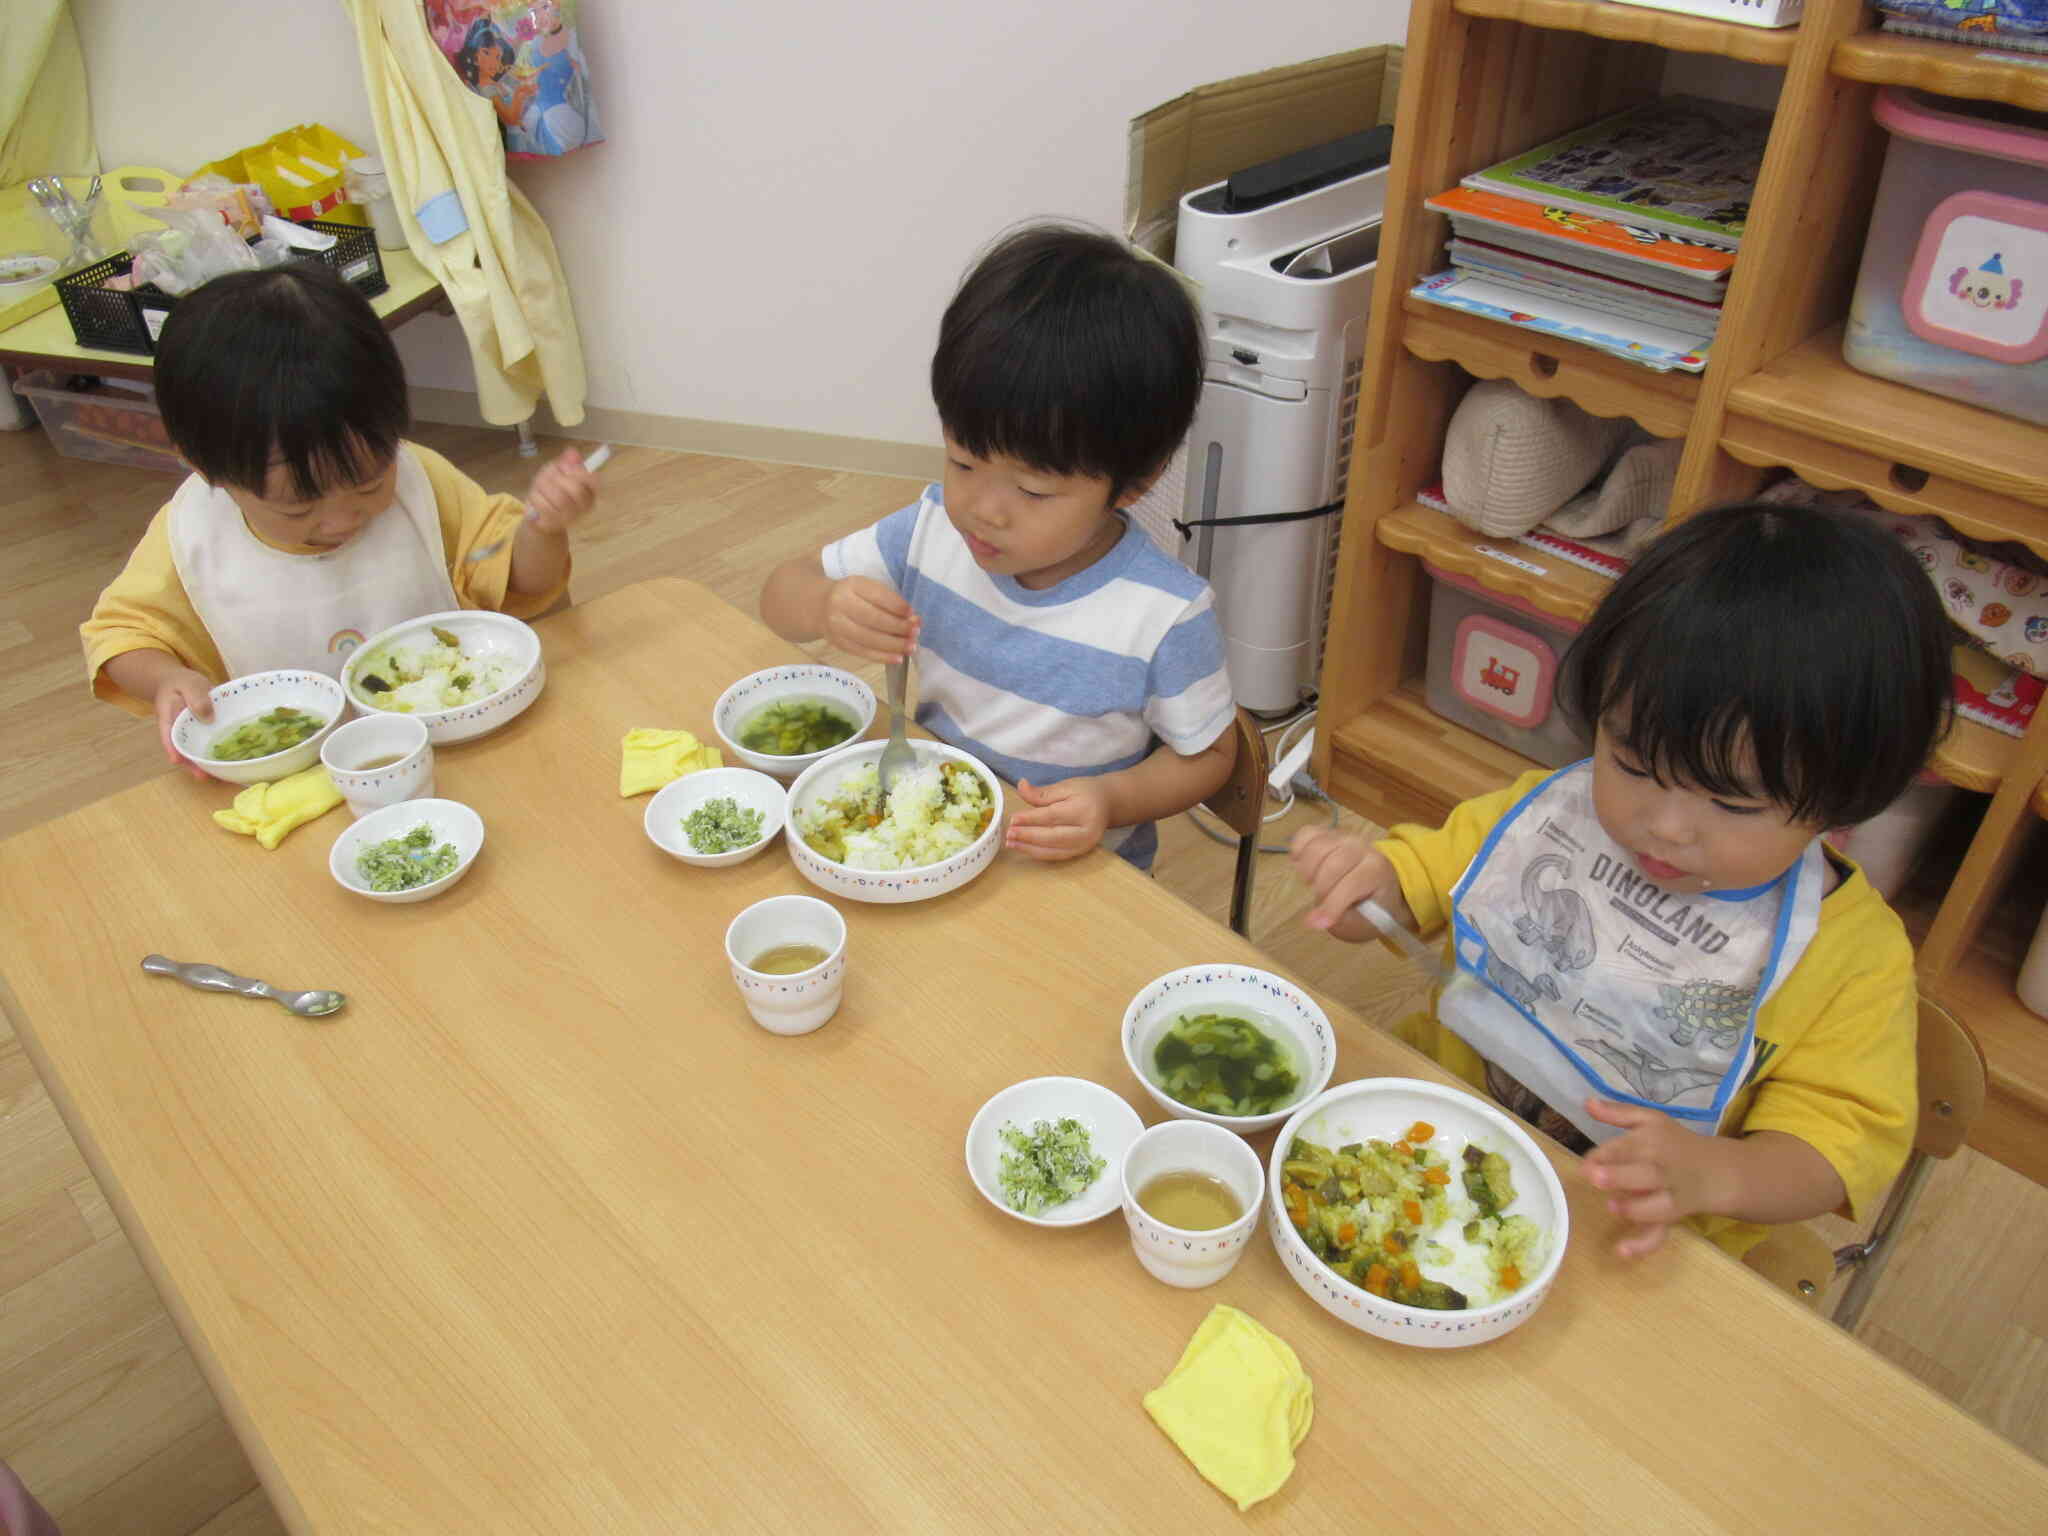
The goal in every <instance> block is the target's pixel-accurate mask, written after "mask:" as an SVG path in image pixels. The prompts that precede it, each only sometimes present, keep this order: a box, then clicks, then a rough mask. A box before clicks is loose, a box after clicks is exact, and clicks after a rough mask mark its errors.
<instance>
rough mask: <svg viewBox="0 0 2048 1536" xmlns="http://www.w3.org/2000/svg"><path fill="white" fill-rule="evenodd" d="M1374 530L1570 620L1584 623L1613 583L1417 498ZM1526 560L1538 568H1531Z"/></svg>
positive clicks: (1397, 545) (1394, 544) (1404, 548)
mask: <svg viewBox="0 0 2048 1536" xmlns="http://www.w3.org/2000/svg"><path fill="white" fill-rule="evenodd" d="M1375 531H1376V532H1377V533H1378V535H1379V540H1380V542H1381V543H1382V544H1385V545H1386V546H1387V547H1388V548H1389V549H1398V550H1400V551H1401V552H1402V553H1404V554H1410V555H1420V556H1421V557H1422V558H1423V559H1425V560H1427V561H1428V562H1429V563H1430V564H1431V565H1433V566H1436V567H1437V568H1438V569H1439V570H1445V571H1455V572H1456V573H1457V574H1458V575H1460V576H1465V577H1469V578H1470V579H1472V580H1473V581H1476V582H1478V583H1479V585H1481V586H1482V587H1485V588H1486V589H1487V590H1488V591H1491V592H1498V593H1500V594H1501V595H1502V596H1504V597H1511V598H1515V599H1518V600H1519V601H1521V602H1525V603H1527V604H1529V605H1530V606H1531V607H1533V608H1540V609H1542V610H1543V611H1544V612H1545V613H1548V614H1554V615H1555V616H1556V617H1558V618H1560V619H1565V620H1568V621H1570V622H1571V623H1573V624H1583V623H1585V622H1586V620H1587V619H1589V618H1591V617H1592V616H1593V610H1594V609H1595V608H1597V607H1599V606H1600V599H1601V598H1603V597H1605V596H1606V595H1607V589H1608V588H1609V587H1611V586H1612V585H1614V581H1613V578H1612V577H1608V576H1602V575H1601V574H1600V573H1599V572H1597V571H1589V570H1587V569H1586V568H1585V567H1583V566H1578V565H1573V564H1572V563H1571V562H1570V561H1569V560H1560V559H1558V558H1557V557H1556V556H1555V555H1553V554H1551V553H1549V552H1548V551H1546V550H1541V549H1534V548H1532V547H1530V546H1529V545H1527V544H1522V543H1519V542H1517V541H1516V540H1514V539H1495V538H1488V537H1487V536H1486V535H1485V534H1483V533H1474V532H1473V531H1472V530H1471V529H1470V528H1467V527H1466V526H1465V525H1464V524H1463V523H1461V522H1459V521H1458V520H1457V519H1456V518H1454V517H1447V516H1445V515H1444V514H1443V513H1441V512H1439V511H1437V510H1436V509H1435V508H1434V507H1425V506H1422V505H1420V504H1419V503H1418V504H1415V505H1411V506H1406V507H1403V508H1401V509H1400V510H1399V511H1398V512H1392V513H1389V514H1388V515H1387V516H1385V517H1383V518H1381V519H1380V520H1379V522H1378V524H1376V525H1375ZM1503 556H1506V557H1507V558H1506V559H1503V558H1502V557H1503ZM1510 561H1513V562H1516V563H1513V564H1510V563H1509V562H1510ZM1531 566H1536V567H1540V569H1536V570H1531V569H1530V567H1531Z"/></svg>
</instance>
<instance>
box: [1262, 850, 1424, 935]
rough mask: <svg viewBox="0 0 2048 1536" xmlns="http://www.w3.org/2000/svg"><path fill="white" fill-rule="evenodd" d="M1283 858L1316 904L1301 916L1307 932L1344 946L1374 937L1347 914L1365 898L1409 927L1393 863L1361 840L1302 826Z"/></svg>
mask: <svg viewBox="0 0 2048 1536" xmlns="http://www.w3.org/2000/svg"><path fill="white" fill-rule="evenodd" d="M1287 857H1288V861H1289V862H1290V863H1292V864H1293V866H1294V873H1295V876H1296V877H1297V878H1298V879H1299V880H1300V881H1301V883H1302V884H1303V885H1305V886H1307V887H1308V888H1309V890H1310V891H1311V892H1312V893H1313V894H1314V896H1315V900H1316V904H1315V905H1314V906H1313V907H1311V908H1310V909H1309V910H1308V912H1307V913H1305V914H1304V915H1303V917H1302V921H1303V922H1304V923H1306V924H1307V925H1308V926H1309V927H1311V928H1319V929H1321V930H1323V931H1324V932H1325V933H1328V934H1329V935H1330V936H1331V937H1332V938H1338V939H1342V940H1344V941H1345V942H1346V943H1348V944H1357V943H1360V942H1362V941H1363V940H1366V939H1371V938H1377V937H1378V935H1379V930H1378V929H1377V928H1375V927H1373V925H1372V924H1371V923H1368V922H1367V921H1366V920H1365V919H1364V918H1362V917H1360V916H1359V915H1358V914H1357V913H1356V912H1354V911H1352V910H1351V909H1352V908H1353V907H1355V906H1357V905H1358V904H1359V903H1360V902H1361V901H1364V900H1365V899H1366V898H1367V897H1371V898H1372V899H1373V900H1374V901H1377V902H1378V903H1379V904H1380V905H1381V906H1382V907H1385V908H1386V909H1387V911H1388V912H1389V913H1390V914H1391V915H1392V916H1393V918H1394V919H1395V921H1397V922H1401V923H1405V924H1407V925H1408V926H1409V927H1411V928H1412V927H1414V926H1415V917H1414V914H1413V913H1411V912H1410V911H1409V910H1408V902H1407V900H1406V899H1405V898H1404V897H1403V896H1402V895H1401V880H1400V877H1399V876H1398V875H1396V874H1395V873H1394V866H1393V864H1392V863H1390V862H1389V861H1388V859H1387V856H1386V855H1385V854H1383V853H1381V852H1380V851H1379V850H1378V849H1377V848H1374V847H1373V846H1372V845H1371V844H1370V843H1368V842H1366V841H1365V839H1364V838H1361V837H1358V836H1356V835H1354V834H1352V833H1349V832H1338V831H1336V830H1334V829H1333V828H1330V827H1306V828H1304V829H1302V830H1301V831H1299V832H1297V833H1295V834H1294V841H1293V843H1292V844H1291V845H1290V846H1289V848H1288V850H1287Z"/></svg>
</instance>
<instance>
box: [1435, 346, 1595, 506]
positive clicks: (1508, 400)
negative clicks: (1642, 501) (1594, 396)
mask: <svg viewBox="0 0 2048 1536" xmlns="http://www.w3.org/2000/svg"><path fill="white" fill-rule="evenodd" d="M1631 430H1632V427H1631V424H1630V423H1629V422H1628V421H1626V420H1623V419H1617V420H1613V421H1609V420H1606V419H1604V418H1602V417H1598V416H1590V415H1588V414H1587V413H1586V412H1584V411H1582V410H1580V409H1579V408H1578V407H1577V406H1576V405H1573V404H1572V403H1571V402H1570V401H1569V400H1539V399H1538V398H1536V397H1535V396H1534V395H1530V394H1527V393H1525V392H1523V391H1522V390H1520V389H1518V388H1516V387H1515V386H1514V385H1513V384H1510V383H1508V382H1507V381H1506V380H1504V379H1482V380H1480V382H1478V383H1477V384H1474V385H1473V386H1472V387H1471V388H1470V389H1469V390H1467V391H1466V392H1465V398H1464V399H1463V400H1461V401H1459V402H1458V409H1457V410H1456V411H1455V412H1453V413H1452V416H1451V425H1450V430H1449V431H1448V432H1446V433H1445V435H1444V463H1443V478H1444V500H1445V501H1446V502H1448V503H1449V504H1450V508H1451V512H1452V514H1453V515H1454V516H1455V517H1457V519H1458V520H1459V521H1460V522H1462V523H1464V524H1466V525H1467V526H1468V527H1471V528H1473V529H1476V530H1477V531H1478V532H1480V533H1485V534H1491V535H1493V536H1494V537H1496V538H1505V537H1510V536H1512V535H1514V534H1518V533H1527V532H1528V531H1529V530H1530V529H1531V528H1534V527H1535V526H1536V525H1537V524H1538V523H1540V522H1542V521H1543V520H1544V519H1545V518H1546V517H1549V516H1550V515H1551V513H1553V512H1555V511H1557V509H1558V508H1560V507H1562V506H1563V505H1564V504H1565V503H1566V502H1567V501H1569V500H1571V498H1572V496H1573V495H1574V494H1575V493H1577V492H1578V491H1580V490H1582V489H1584V487H1585V485H1586V483H1587V482H1588V481H1590V480H1591V479H1592V478H1593V477H1594V476H1595V475H1597V474H1598V473H1599V472H1600V467H1601V465H1603V464H1605V463H1606V462H1607V460H1608V459H1609V458H1610V457H1611V456H1612V455H1613V453H1614V451H1615V449H1617V448H1618V447H1620V446H1621V443H1622V441H1623V439H1624V438H1626V437H1627V436H1628V434H1629V432H1630V431H1631Z"/></svg>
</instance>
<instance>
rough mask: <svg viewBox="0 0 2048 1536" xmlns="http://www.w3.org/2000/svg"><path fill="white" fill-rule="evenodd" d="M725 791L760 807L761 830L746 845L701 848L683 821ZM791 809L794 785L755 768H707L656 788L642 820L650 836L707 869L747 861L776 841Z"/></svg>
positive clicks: (663, 847) (674, 853)
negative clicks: (718, 850)
mask: <svg viewBox="0 0 2048 1536" xmlns="http://www.w3.org/2000/svg"><path fill="white" fill-rule="evenodd" d="M721 797H724V798H729V799H731V800H732V801H733V802H734V803H735V804H737V805H739V806H741V807H742V808H743V809H747V810H755V811H759V812H760V813H761V835H760V836H759V837H757V838H755V839H754V841H753V842H751V843H749V844H747V846H746V847H744V848H734V849H731V850H729V851H728V852H725V853H699V852H698V851H697V850H696V849H695V848H692V847H691V846H690V835H689V833H687V832H685V831H684V830H683V822H684V820H685V819H687V818H688V816H689V814H690V812H692V811H694V810H696V809H697V807H698V806H700V805H702V804H703V803H704V802H705V801H707V800H717V799H720V798H721ZM788 814H789V791H788V790H786V789H784V788H783V787H782V786H781V785H780V784H778V783H776V781H775V780H773V779H771V778H770V777H768V775H767V774H765V773H756V772H755V771H754V770H753V769H751V768H701V769H699V770H698V771H697V772H695V773H686V774H684V775H683V776H682V777H681V778H680V779H674V780H672V781H670V782H669V783H667V784H664V785H662V787H661V788H660V789H658V790H656V791H655V792H654V798H653V799H651V800H649V801H648V802H647V813H646V815H645V817H644V818H643V819H642V823H641V824H642V826H644V827H645V829H646V832H647V840H648V841H649V842H651V843H653V844H654V846H655V847H657V848H659V849H660V850H661V851H662V852H663V853H665V854H667V855H669V857H671V858H675V859H681V860H682V861H683V862H684V863H685V864H695V865H698V866H700V867H701V868H704V869H720V868H723V867H724V866H725V865H728V864H742V863H745V862H746V861H747V860H748V859H751V858H752V857H753V856H754V855H755V854H757V853H759V852H760V851H761V850H762V849H763V848H766V847H767V846H768V845H769V844H770V843H772V842H774V841H775V834H776V833H778V832H780V831H781V830H782V823H783V820H784V818H785V817H787V816H788Z"/></svg>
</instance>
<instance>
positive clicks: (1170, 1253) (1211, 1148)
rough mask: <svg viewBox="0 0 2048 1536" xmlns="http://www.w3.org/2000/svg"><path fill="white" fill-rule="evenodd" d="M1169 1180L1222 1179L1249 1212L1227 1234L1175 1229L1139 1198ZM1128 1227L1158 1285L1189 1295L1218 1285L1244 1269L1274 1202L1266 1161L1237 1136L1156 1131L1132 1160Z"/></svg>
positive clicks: (1134, 1146) (1192, 1126)
mask: <svg viewBox="0 0 2048 1536" xmlns="http://www.w3.org/2000/svg"><path fill="white" fill-rule="evenodd" d="M1162 1173H1204V1174H1207V1175H1208V1176H1209V1177H1211V1178H1213V1179H1220V1180H1222V1181H1223V1183H1224V1184H1225V1185H1227V1186H1228V1187H1229V1189H1230V1192H1231V1193H1232V1194H1234V1195H1236V1196H1237V1199H1238V1203H1239V1204H1240V1205H1242V1206H1243V1207H1244V1212H1243V1214H1242V1215H1240V1216H1239V1217H1238V1218H1237V1220H1235V1221H1233V1222H1232V1223H1231V1224H1230V1225H1229V1226H1227V1227H1217V1228H1214V1229H1213V1230H1211V1231H1207V1232H1193V1231H1188V1230H1185V1229H1183V1228H1180V1227H1169V1226H1168V1225H1167V1224H1166V1223H1165V1222H1163V1221H1161V1220H1159V1219H1158V1218H1157V1217H1155V1216H1154V1215H1152V1213H1151V1212H1149V1211H1147V1210H1146V1209H1145V1208H1144V1207H1143V1206H1142V1205H1140V1204H1138V1191H1139V1190H1141V1189H1143V1188H1144V1187H1145V1186H1146V1185H1147V1184H1149V1183H1151V1182H1152V1180H1154V1179H1156V1178H1157V1177H1159V1175H1160V1174H1162ZM1123 1186H1124V1221H1125V1223H1126V1224H1127V1225H1128V1226H1129V1227H1130V1229H1131V1249H1132V1251H1133V1252H1135V1253H1136V1254H1137V1255H1138V1262H1139V1263H1140V1264H1142V1265H1144V1266H1145V1268H1146V1269H1147V1270H1148V1271H1150V1272H1151V1274H1152V1276H1153V1277H1154V1278H1155V1279H1159V1280H1164V1281H1165V1282H1166V1283H1167V1284H1168V1285H1177V1286H1180V1287H1182V1288H1183V1289H1185V1290H1191V1291H1192V1290H1199V1289H1200V1288H1201V1287H1203V1286H1205V1285H1214V1284H1215V1283H1216V1282H1217V1281H1218V1280H1221V1279H1222V1278H1223V1277H1224V1276H1225V1275H1227V1274H1229V1273H1230V1271H1231V1270H1232V1269H1233V1268H1234V1267H1235V1266H1236V1264H1237V1261H1238V1259H1239V1258H1241V1257H1242V1256H1243V1254H1244V1247H1245V1244H1246V1243H1248V1242H1250V1241H1251V1236H1252V1233H1253V1232H1254V1231H1256V1230H1257V1228H1258V1222H1259V1207H1260V1205H1261V1204H1262V1203H1264V1201H1265V1197H1266V1171H1265V1169H1264V1168H1263V1167H1261V1166H1260V1164H1259V1155H1258V1153H1256V1152H1254V1151H1253V1150H1252V1149H1251V1148H1250V1147H1248V1146H1246V1145H1245V1143H1244V1139H1243V1138H1242V1137H1240V1136H1239V1135H1238V1134H1237V1133H1236V1132H1235V1131H1226V1130H1224V1129H1223V1127H1222V1126H1220V1125H1208V1124H1206V1123H1204V1122H1203V1121H1200V1120H1167V1121H1164V1122H1163V1123H1161V1124H1159V1125H1155V1126H1153V1127H1152V1128H1151V1129H1150V1130H1149V1131H1146V1132H1145V1133H1144V1134H1143V1135H1142V1136H1140V1137H1139V1138H1138V1139H1137V1140H1136V1141H1134V1142H1132V1143H1131V1149H1130V1150H1129V1151H1128V1152H1126V1153H1125V1154H1124V1167H1123Z"/></svg>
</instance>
